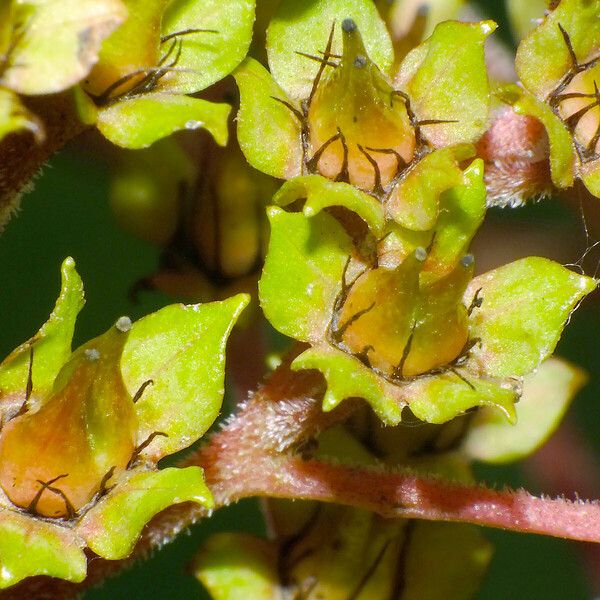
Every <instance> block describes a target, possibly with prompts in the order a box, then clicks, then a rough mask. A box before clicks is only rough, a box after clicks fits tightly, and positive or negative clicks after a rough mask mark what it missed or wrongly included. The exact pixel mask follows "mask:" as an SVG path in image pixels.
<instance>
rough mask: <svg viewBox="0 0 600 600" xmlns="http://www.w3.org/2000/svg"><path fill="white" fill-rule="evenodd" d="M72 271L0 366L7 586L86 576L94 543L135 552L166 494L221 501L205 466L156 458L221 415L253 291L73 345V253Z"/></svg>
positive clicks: (125, 322)
mask: <svg viewBox="0 0 600 600" xmlns="http://www.w3.org/2000/svg"><path fill="white" fill-rule="evenodd" d="M62 276H63V281H62V289H61V293H60V296H59V299H58V301H57V303H56V306H55V309H54V311H53V312H52V314H51V315H50V318H49V319H48V321H47V322H46V324H45V325H44V326H43V327H42V328H41V329H40V331H39V332H38V333H37V334H36V335H35V336H34V337H33V338H32V339H31V340H30V341H28V342H26V343H25V344H23V345H22V346H20V347H19V348H18V349H17V350H15V351H14V352H13V353H12V354H11V355H10V356H9V357H8V359H6V360H5V361H4V362H3V363H2V364H1V365H0V390H1V394H2V395H1V400H2V403H3V404H2V409H3V415H4V416H3V421H4V426H3V428H2V431H1V432H0V453H2V461H0V485H1V486H2V488H3V490H4V492H5V493H2V494H0V513H1V515H2V519H0V529H1V530H2V532H3V533H2V536H0V537H2V540H3V542H2V543H0V563H1V564H2V566H3V569H2V575H1V577H0V587H8V586H11V585H14V584H15V583H17V582H18V581H20V580H21V579H23V578H25V577H29V576H34V575H52V576H54V577H59V578H63V579H67V580H69V581H82V580H83V579H84V578H85V575H86V563H87V561H86V557H85V555H84V553H83V550H84V549H85V548H86V547H87V548H90V549H91V550H93V551H94V552H95V553H96V554H98V555H99V556H101V557H103V558H106V559H109V560H116V559H121V558H125V557H127V556H128V554H129V553H130V552H131V550H132V549H133V547H134V545H135V543H136V541H137V540H138V538H139V536H140V533H141V531H142V529H143V528H144V526H145V525H146V523H147V522H148V521H149V520H150V519H151V518H152V517H153V516H154V515H155V514H157V513H158V512H160V511H162V510H163V509H165V508H167V507H168V506H171V505H173V504H178V503H181V502H195V503H197V504H199V505H201V506H203V507H205V508H207V509H210V508H211V507H212V506H213V499H212V495H211V493H210V490H209V489H208V488H207V487H206V484H205V482H204V477H203V471H202V469H200V468H199V467H188V468H181V469H180V468H167V469H158V468H157V464H156V463H157V462H158V460H159V459H160V458H162V457H163V456H166V455H168V454H172V453H173V452H176V451H177V450H180V449H182V448H185V447H187V446H189V445H190V444H191V443H193V442H194V441H196V440H197V439H198V438H199V437H200V436H202V435H203V434H204V433H205V432H206V430H207V429H208V428H209V427H210V425H211V424H212V423H213V421H214V420H215V418H216V417H217V415H218V413H219V411H220V408H221V403H222V399H223V392H224V386H223V377H224V362H225V344H226V340H227V337H228V335H229V333H230V332H231V329H232V327H233V325H234V323H235V321H236V320H237V318H238V316H239V314H240V312H241V311H242V310H243V308H244V307H245V306H246V304H247V303H248V297H247V296H246V295H244V294H240V295H238V296H236V297H234V298H230V299H228V300H224V301H222V302H215V303H212V304H203V305H193V306H184V305H173V306H168V307H165V308H164V309H162V310H160V311H158V312H157V313H154V314H152V315H149V316H147V317H145V318H143V319H141V320H140V321H138V322H137V323H135V324H133V326H132V324H131V321H130V320H129V319H128V318H126V317H122V318H120V319H119V320H118V321H117V323H116V325H115V326H114V327H112V328H111V329H110V330H109V331H108V332H107V333H105V334H103V335H101V336H99V337H97V338H95V339H94V340H91V341H89V342H88V343H87V344H85V345H84V346H82V347H80V348H78V349H77V350H75V351H74V352H73V353H71V338H72V335H73V328H74V325H75V319H76V317H77V314H78V313H79V311H80V309H81V308H82V306H83V286H82V283H81V280H80V278H79V276H78V275H77V272H76V271H75V264H74V261H73V259H71V258H68V259H66V260H65V262H64V263H63V267H62ZM31 348H33V363H32V367H33V368H30V367H31V365H30V362H31V356H32V355H31V352H30V349H31ZM30 372H32V373H33V378H32V379H31V382H32V385H31V382H30ZM40 445H41V446H42V447H43V450H42V449H41V447H40ZM15 469H16V470H15ZM57 474H58V475H59V476H58V477H57ZM7 482H8V483H7ZM46 482H47V483H46ZM40 485H42V486H44V485H47V486H48V487H40ZM53 490H57V491H58V492H60V493H55V492H54V491H53ZM13 503H14V504H13ZM22 509H27V510H28V512H29V514H25V513H24V512H23V511H22ZM41 516H43V517H44V519H40V517H41ZM55 517H60V518H59V519H56V518H55Z"/></svg>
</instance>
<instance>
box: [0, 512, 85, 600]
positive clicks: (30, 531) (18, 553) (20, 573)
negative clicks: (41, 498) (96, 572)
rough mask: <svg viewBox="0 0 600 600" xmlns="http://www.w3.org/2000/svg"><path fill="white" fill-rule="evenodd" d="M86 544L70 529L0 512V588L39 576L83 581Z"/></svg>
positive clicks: (13, 513)
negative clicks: (0, 566)
mask: <svg viewBox="0 0 600 600" xmlns="http://www.w3.org/2000/svg"><path fill="white" fill-rule="evenodd" d="M83 545H84V544H83V542H82V540H81V539H80V538H79V537H78V536H77V535H75V534H74V533H73V531H72V530H71V529H68V528H66V527H61V526H59V525H54V524H52V523H46V522H44V521H41V520H36V519H33V518H32V517H31V516H29V515H21V514H19V513H17V512H15V511H12V510H7V509H4V510H2V511H0V565H2V568H1V569H0V589H6V588H8V587H10V586H12V585H15V584H16V583H18V582H19V581H22V580H23V579H25V578H27V577H34V576H36V575H47V576H49V577H57V578H59V579H65V580H66V581H72V582H74V583H79V582H81V581H83V580H84V579H85V576H86V573H87V558H86V556H85V554H84V552H83Z"/></svg>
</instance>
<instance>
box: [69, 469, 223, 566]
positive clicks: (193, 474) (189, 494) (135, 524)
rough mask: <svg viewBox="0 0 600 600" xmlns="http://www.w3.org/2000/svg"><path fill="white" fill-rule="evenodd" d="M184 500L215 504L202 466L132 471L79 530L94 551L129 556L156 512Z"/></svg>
mask: <svg viewBox="0 0 600 600" xmlns="http://www.w3.org/2000/svg"><path fill="white" fill-rule="evenodd" d="M182 502H195V503H196V504H200V505H201V506H204V507H206V508H212V506H213V503H214V501H213V497H212V494H211V493H210V490H209V489H208V488H207V487H206V483H205V482H204V472H203V471H202V469H201V468H200V467H187V468H185V469H177V468H168V469H163V470H161V471H146V472H137V473H132V474H131V475H130V477H129V479H127V481H125V482H121V483H119V484H118V485H117V486H115V487H114V488H113V489H112V490H111V491H110V492H109V493H108V494H107V495H106V496H105V497H104V498H102V500H100V502H98V504H96V505H95V506H94V507H93V508H92V509H90V510H89V511H88V512H87V513H86V514H85V516H84V517H83V518H82V519H81V521H80V522H79V524H78V525H77V529H76V531H77V533H78V534H79V535H80V536H81V537H82V538H83V539H84V540H85V542H86V543H87V545H88V547H89V548H90V549H91V550H92V551H93V552H95V553H96V554H98V555H99V556H101V557H102V558H106V559H109V560H119V559H122V558H126V557H127V556H129V554H130V553H131V551H132V550H133V547H134V546H135V543H136V541H137V540H138V538H139V536H140V533H141V532H142V529H143V528H144V526H145V525H146V523H148V521H149V520H150V519H151V518H152V517H153V516H154V515H156V514H157V513H159V512H160V511H162V510H164V509H165V508H167V507H169V506H172V505H174V504H180V503H182Z"/></svg>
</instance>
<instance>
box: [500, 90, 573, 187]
mask: <svg viewBox="0 0 600 600" xmlns="http://www.w3.org/2000/svg"><path fill="white" fill-rule="evenodd" d="M496 93H497V95H498V96H499V97H500V98H501V99H502V100H503V101H505V102H507V103H509V104H511V105H512V107H513V110H514V111H515V112H516V113H517V114H518V115H528V116H530V117H534V118H536V119H537V120H538V121H540V122H541V123H542V125H543V126H544V128H545V129H546V133H547V134H548V141H549V144H550V174H551V177H552V182H553V183H554V185H555V186H556V187H558V188H567V187H570V186H572V185H573V179H574V176H575V148H574V146H573V137H572V135H571V133H570V132H569V130H568V128H567V126H566V125H565V124H564V123H563V121H562V120H561V119H560V118H559V117H558V116H557V115H555V114H554V112H552V109H551V108H550V106H549V105H548V104H546V103H545V102H542V101H540V100H537V99H536V98H535V97H534V96H532V95H531V94H528V93H527V92H526V91H525V90H523V89H522V88H520V87H519V86H517V85H507V86H504V87H502V88H500V89H498V91H497V92H496Z"/></svg>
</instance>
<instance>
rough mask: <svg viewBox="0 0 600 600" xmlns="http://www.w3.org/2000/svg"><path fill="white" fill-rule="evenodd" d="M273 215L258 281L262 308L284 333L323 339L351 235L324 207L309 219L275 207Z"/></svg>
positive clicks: (315, 340)
mask: <svg viewBox="0 0 600 600" xmlns="http://www.w3.org/2000/svg"><path fill="white" fill-rule="evenodd" d="M268 215H269V220H270V222H271V239H270V241H269V251H268V253H267V258H266V260H265V266H264V268H263V272H262V277H261V279H260V282H259V284H258V290H259V297H260V303H261V306H262V309H263V311H264V313H265V316H266V317H267V319H268V320H269V321H270V322H271V325H273V327H275V329H277V330H278V331H280V332H281V333H283V334H285V335H289V336H290V337H293V338H296V339H297V340H302V341H313V342H318V341H320V340H322V339H323V336H324V335H325V331H326V330H327V327H328V325H329V322H330V320H331V318H332V314H333V313H332V311H333V305H334V302H335V299H336V296H337V295H338V293H339V291H340V290H341V287H342V278H343V272H344V267H345V265H346V263H347V261H348V257H349V256H350V253H351V251H352V243H351V240H350V237H349V236H348V234H347V233H346V232H345V231H344V229H343V228H342V226H341V225H340V224H339V223H338V222H337V221H336V220H335V219H334V218H333V217H331V216H330V215H328V214H327V213H324V212H323V213H319V214H317V215H315V216H314V217H310V218H309V217H306V216H304V215H303V214H302V213H287V212H285V211H283V210H281V209H280V208H276V207H271V208H270V209H269V210H268Z"/></svg>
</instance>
